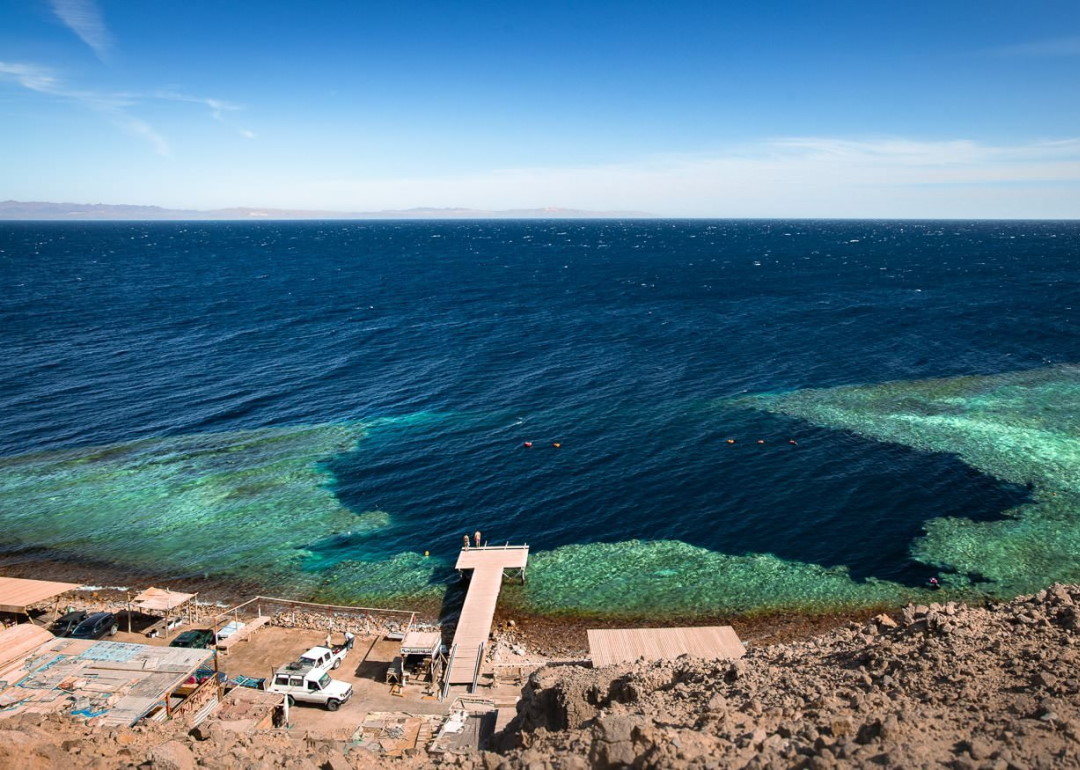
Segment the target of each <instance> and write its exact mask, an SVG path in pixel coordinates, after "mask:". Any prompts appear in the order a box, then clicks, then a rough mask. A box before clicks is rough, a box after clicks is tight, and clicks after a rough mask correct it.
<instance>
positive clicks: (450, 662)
mask: <svg viewBox="0 0 1080 770" xmlns="http://www.w3.org/2000/svg"><path fill="white" fill-rule="evenodd" d="M456 657H457V645H456V644H455V645H453V646H452V647H451V648H450V657H449V658H447V660H446V668H445V669H444V670H443V677H444V678H443V687H442V692H441V693H440V695H439V700H446V696H447V695H449V694H450V669H452V668H453V667H454V658H456Z"/></svg>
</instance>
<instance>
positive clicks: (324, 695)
mask: <svg viewBox="0 0 1080 770" xmlns="http://www.w3.org/2000/svg"><path fill="white" fill-rule="evenodd" d="M266 689H267V690H269V691H270V692H280V693H285V695H286V697H287V698H288V700H289V705H290V706H292V705H293V704H295V703H296V702H298V701H299V702H300V703H316V704H319V705H322V706H325V707H326V709H327V710H328V711H337V710H338V709H339V708H341V704H343V703H345V702H347V701H348V700H349V698H351V697H352V694H353V687H352V685H351V684H349V683H348V682H342V681H339V680H337V679H331V678H330V675H329V674H327V673H326V671H324V670H323V669H313V670H308V671H306V672H297V671H293V670H290V668H289V667H288V666H283V667H282V668H279V669H278V670H277V671H276V672H275V673H274V678H273V680H271V681H270V682H268V683H267V684H266Z"/></svg>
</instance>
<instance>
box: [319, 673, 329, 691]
mask: <svg viewBox="0 0 1080 770" xmlns="http://www.w3.org/2000/svg"><path fill="white" fill-rule="evenodd" d="M329 684H330V675H329V674H323V675H322V676H320V677H319V689H320V690H325V689H326V687H327V685H329Z"/></svg>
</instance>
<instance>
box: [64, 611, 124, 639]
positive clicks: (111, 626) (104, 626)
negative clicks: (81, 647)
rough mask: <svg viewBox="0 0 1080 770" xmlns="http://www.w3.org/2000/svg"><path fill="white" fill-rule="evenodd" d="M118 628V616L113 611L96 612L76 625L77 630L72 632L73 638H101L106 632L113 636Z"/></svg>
mask: <svg viewBox="0 0 1080 770" xmlns="http://www.w3.org/2000/svg"><path fill="white" fill-rule="evenodd" d="M117 628H119V626H118V625H117V623H116V616H115V615H113V614H112V613H111V612H95V613H94V614H93V615H90V616H89V617H87V618H86V620H84V621H83V622H82V623H80V624H79V625H77V626H75V630H74V631H72V632H71V638H72V639H100V638H101V637H103V636H105V635H106V634H108V635H109V636H112V635H113V634H115V633H116V629H117Z"/></svg>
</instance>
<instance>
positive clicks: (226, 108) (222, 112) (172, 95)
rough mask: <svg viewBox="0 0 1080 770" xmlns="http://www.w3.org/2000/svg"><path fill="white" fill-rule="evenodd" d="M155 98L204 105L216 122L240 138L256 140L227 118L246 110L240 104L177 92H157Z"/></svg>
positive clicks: (252, 135) (251, 132)
mask: <svg viewBox="0 0 1080 770" xmlns="http://www.w3.org/2000/svg"><path fill="white" fill-rule="evenodd" d="M154 97H155V98H158V99H165V100H167V101H173V102H188V103H190V104H202V105H205V106H206V107H208V108H209V109H210V116H211V117H213V119H214V120H216V121H218V122H219V123H221V124H222V125H225V126H228V127H229V128H231V129H233V130H234V131H236V133H238V134H240V136H242V137H244V138H245V139H254V138H255V132H254V131H250V130H248V129H246V128H244V127H242V126H238V125H237V124H236V123H234V122H233V121H232V120H231V119H229V118H228V117H226V116H227V115H228V114H229V113H232V112H238V111H240V110H242V109H244V108H243V107H242V106H241V105H239V104H233V103H232V102H226V101H223V100H221V99H209V98H206V97H203V96H191V95H189V94H184V93H178V92H176V91H156V92H155V93H154Z"/></svg>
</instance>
